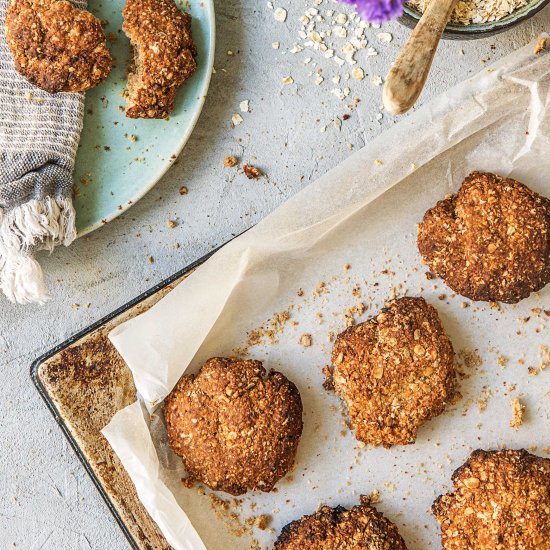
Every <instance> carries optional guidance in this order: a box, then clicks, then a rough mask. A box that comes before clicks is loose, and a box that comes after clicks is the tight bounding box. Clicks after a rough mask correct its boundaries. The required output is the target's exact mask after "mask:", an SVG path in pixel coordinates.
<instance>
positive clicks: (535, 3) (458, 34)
mask: <svg viewBox="0 0 550 550" xmlns="http://www.w3.org/2000/svg"><path fill="white" fill-rule="evenodd" d="M435 1H437V0H435ZM549 3H550V0H531V2H529V3H528V4H527V5H526V6H523V8H519V9H517V10H515V11H514V12H512V13H511V14H510V15H507V16H506V17H503V18H502V19H499V20H498V21H490V22H487V23H475V24H472V25H458V24H455V23H449V24H448V25H447V27H446V28H445V32H444V33H443V38H447V39H451V40H471V39H474V38H486V37H487V36H491V35H493V34H497V33H499V32H503V31H506V30H508V29H510V28H512V27H514V26H515V25H518V24H519V23H521V22H522V21H525V20H526V19H529V18H530V17H533V15H535V14H536V13H537V12H539V11H540V10H541V9H542V8H544V7H545V6H547V5H548V4H549ZM421 15H422V14H421V13H420V12H418V11H417V10H415V9H413V8H411V7H410V6H409V5H408V4H405V11H404V13H403V15H402V16H401V17H400V18H399V21H400V23H402V24H403V25H405V26H407V27H409V28H411V29H413V28H414V27H415V26H416V24H417V23H418V20H419V19H420V16H421Z"/></svg>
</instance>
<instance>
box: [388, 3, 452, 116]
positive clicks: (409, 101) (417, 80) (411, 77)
mask: <svg viewBox="0 0 550 550" xmlns="http://www.w3.org/2000/svg"><path fill="white" fill-rule="evenodd" d="M457 1H458V0H431V2H430V3H429V4H427V6H426V10H425V11H424V15H422V17H421V18H420V21H419V22H418V23H417V25H416V27H415V28H414V30H413V32H412V34H411V37H410V38H409V40H408V42H407V43H406V44H405V46H404V47H403V50H402V51H401V53H400V54H399V57H398V58H397V60H396V61H395V63H394V64H393V66H392V68H391V69H390V72H389V74H388V76H387V78H386V82H385V84H384V93H383V100H384V107H386V110H387V111H389V112H390V113H392V114H393V115H400V114H403V113H406V112H407V111H408V110H409V109H410V108H411V107H412V106H413V105H414V104H415V102H416V100H417V99H418V96H419V95H420V93H421V92H422V88H424V84H425V82H426V78H427V77H428V73H429V72H430V67H431V66H432V61H433V58H434V55H435V51H436V49H437V45H438V44H439V40H440V39H441V35H442V34H443V30H444V29H445V26H446V25H447V23H448V22H449V19H450V18H451V13H452V11H453V8H454V6H455V4H456V3H457Z"/></svg>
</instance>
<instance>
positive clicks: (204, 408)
mask: <svg viewBox="0 0 550 550" xmlns="http://www.w3.org/2000/svg"><path fill="white" fill-rule="evenodd" d="M164 415H165V419H166V426H167V429H168V438H169V441H170V445H171V447H172V449H173V450H174V452H175V453H176V454H177V455H179V456H180V457H181V458H182V460H183V464H184V466H185V468H186V469H187V472H188V474H189V477H190V479H191V480H197V481H201V482H202V483H204V484H205V485H208V486H209V487H211V488H212V489H215V490H219V491H225V492H226V493H229V494H231V495H241V494H243V493H245V492H246V491H247V490H249V489H250V490H260V491H266V492H267V491H270V490H271V489H272V488H273V486H274V485H275V483H277V481H278V480H279V479H280V478H281V477H283V476H284V475H285V474H286V473H287V472H288V471H289V470H290V469H291V468H292V467H293V465H294V459H295V456H296V450H297V448H298V442H299V441H300V436H301V434H302V401H301V398H300V393H299V392H298V389H297V388H296V386H295V385H294V384H293V383H292V382H290V381H289V380H288V379H287V378H286V377H285V376H284V375H282V374H281V373H280V372H275V371H270V372H269V373H266V371H265V369H264V367H263V366H262V363H261V362H260V361H250V360H247V361H238V360H235V359H226V358H222V357H215V358H213V359H209V360H208V361H207V362H206V363H205V364H204V365H203V366H202V368H201V369H200V371H199V372H198V374H196V375H185V376H183V377H182V378H181V379H180V381H179V382H178V383H177V385H176V387H175V388H174V389H173V390H172V392H171V393H170V395H169V396H168V397H167V399H166V404H165V411H164Z"/></svg>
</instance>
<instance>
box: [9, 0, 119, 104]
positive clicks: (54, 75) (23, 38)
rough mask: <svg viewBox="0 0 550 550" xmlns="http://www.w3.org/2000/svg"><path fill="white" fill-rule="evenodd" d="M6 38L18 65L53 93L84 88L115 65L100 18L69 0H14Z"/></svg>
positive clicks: (17, 67)
mask: <svg viewBox="0 0 550 550" xmlns="http://www.w3.org/2000/svg"><path fill="white" fill-rule="evenodd" d="M5 25H6V39H7V43H8V46H9V48H10V50H11V52H12V54H13V58H14V60H15V67H16V69H17V71H18V72H19V73H21V74H22V75H23V76H24V77H25V78H26V79H27V80H29V81H30V82H31V83H32V84H34V85H35V86H38V87H39V88H42V89H43V90H46V91H47V92H50V93H56V92H83V91H85V90H89V89H90V88H93V87H94V86H97V85H98V84H99V83H100V82H102V81H103V80H104V79H105V78H106V77H107V75H108V74H109V72H110V70H111V54H110V53H109V50H108V49H107V46H106V45H105V33H104V32H103V27H102V25H101V21H100V20H99V19H98V18H97V17H95V16H94V15H92V14H91V13H90V12H88V11H83V10H78V9H76V8H74V7H73V5H72V4H71V3H70V2H67V1H65V0H10V3H9V5H8V10H7V15H6V21H5Z"/></svg>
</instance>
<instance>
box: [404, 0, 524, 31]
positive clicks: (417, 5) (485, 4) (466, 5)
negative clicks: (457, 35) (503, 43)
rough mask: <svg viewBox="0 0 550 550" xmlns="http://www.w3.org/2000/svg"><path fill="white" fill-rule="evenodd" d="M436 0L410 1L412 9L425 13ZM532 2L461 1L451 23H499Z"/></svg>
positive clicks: (499, 0)
mask: <svg viewBox="0 0 550 550" xmlns="http://www.w3.org/2000/svg"><path fill="white" fill-rule="evenodd" d="M432 1H434V0H409V2H408V4H409V6H410V7H411V8H413V9H416V10H417V11H419V12H423V11H424V9H425V7H426V6H427V5H428V4H429V3H430V2H432ZM529 1H530V0H459V1H458V3H457V5H456V7H455V9H454V11H453V14H452V15H451V23H454V24H459V25H471V24H479V23H489V22H491V21H498V20H499V19H502V18H503V17H506V16H507V15H510V14H511V13H513V12H514V11H516V10H517V9H519V8H522V7H524V6H526V5H527V4H529Z"/></svg>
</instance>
